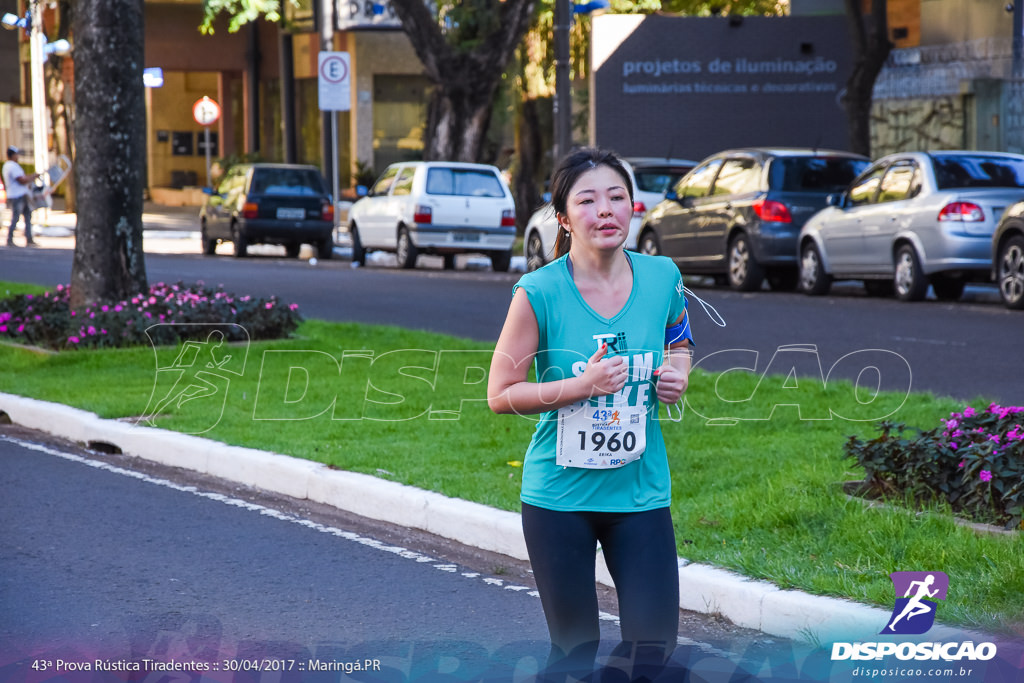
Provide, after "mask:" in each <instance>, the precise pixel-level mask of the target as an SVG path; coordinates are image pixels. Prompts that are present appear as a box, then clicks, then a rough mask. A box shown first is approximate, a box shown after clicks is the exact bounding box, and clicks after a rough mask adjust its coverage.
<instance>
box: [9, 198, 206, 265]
mask: <svg viewBox="0 0 1024 683" xmlns="http://www.w3.org/2000/svg"><path fill="white" fill-rule="evenodd" d="M0 215H2V217H3V218H2V222H3V225H2V228H0V232H3V234H4V235H6V234H7V233H6V231H7V225H8V224H9V223H10V211H8V210H7V209H6V207H5V208H4V210H3V211H0ZM77 224H78V216H77V215H76V214H74V213H68V212H66V211H65V210H64V199H63V198H61V197H56V198H54V202H53V208H52V209H37V210H36V211H35V212H34V213H33V214H32V235H33V238H34V240H35V242H36V243H37V244H38V245H39V246H40V247H42V248H44V249H74V248H75V227H76V225H77ZM142 239H143V243H144V245H145V247H144V248H145V250H146V253H157V254H181V253H192V254H198V253H200V252H201V248H200V241H199V207H198V206H164V205H162V204H154V203H153V202H145V203H144V204H143V208H142ZM14 242H15V244H17V245H23V244H24V243H25V242H24V239H23V236H22V233H21V225H20V224H19V226H18V230H17V231H16V232H15V237H14Z"/></svg>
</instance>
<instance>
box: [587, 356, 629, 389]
mask: <svg viewBox="0 0 1024 683" xmlns="http://www.w3.org/2000/svg"><path fill="white" fill-rule="evenodd" d="M606 353H608V344H601V346H600V348H598V349H597V351H596V352H595V353H594V355H593V356H591V357H590V360H588V361H587V367H586V369H584V370H583V374H582V375H581V376H580V379H581V380H582V381H583V382H585V383H586V386H587V388H588V391H589V392H590V396H591V397H593V396H605V395H607V394H614V393H615V392H617V391H620V390H621V389H622V387H624V386H626V380H627V379H629V363H627V362H626V359H625V358H623V357H622V356H612V357H611V358H605V354H606Z"/></svg>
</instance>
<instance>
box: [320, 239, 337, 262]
mask: <svg viewBox="0 0 1024 683" xmlns="http://www.w3.org/2000/svg"><path fill="white" fill-rule="evenodd" d="M316 257H317V258H318V259H320V260H321V261H330V260H331V259H332V258H334V237H333V236H327V237H325V238H324V239H322V240H320V241H319V242H318V243H317V245H316Z"/></svg>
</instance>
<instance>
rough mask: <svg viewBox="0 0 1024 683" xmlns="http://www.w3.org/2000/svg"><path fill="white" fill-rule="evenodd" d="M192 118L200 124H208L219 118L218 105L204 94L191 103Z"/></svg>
mask: <svg viewBox="0 0 1024 683" xmlns="http://www.w3.org/2000/svg"><path fill="white" fill-rule="evenodd" d="M192 118H194V119H195V120H196V123H198V124H199V125H200V126H209V125H211V124H213V123H214V122H216V121H217V119H219V118H220V105H219V104H217V103H216V102H215V101H213V100H211V99H210V98H209V97H206V96H205V95H204V96H203V98H202V99H201V100H196V103H195V104H193V105H192Z"/></svg>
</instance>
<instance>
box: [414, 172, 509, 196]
mask: <svg viewBox="0 0 1024 683" xmlns="http://www.w3.org/2000/svg"><path fill="white" fill-rule="evenodd" d="M427 194H447V195H459V196H464V197H504V196H505V191H504V190H503V189H502V187H501V181H499V180H498V177H497V176H496V175H495V174H493V173H490V172H488V171H474V170H470V169H461V168H431V169H429V170H428V171H427Z"/></svg>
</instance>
